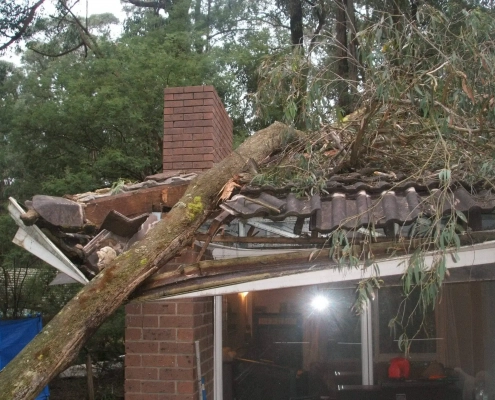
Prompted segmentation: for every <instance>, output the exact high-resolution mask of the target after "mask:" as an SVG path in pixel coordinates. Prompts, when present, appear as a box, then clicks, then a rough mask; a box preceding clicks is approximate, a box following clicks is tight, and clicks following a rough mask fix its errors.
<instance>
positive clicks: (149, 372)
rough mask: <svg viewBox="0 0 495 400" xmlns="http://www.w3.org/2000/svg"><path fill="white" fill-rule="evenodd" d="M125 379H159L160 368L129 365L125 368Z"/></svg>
mask: <svg viewBox="0 0 495 400" xmlns="http://www.w3.org/2000/svg"><path fill="white" fill-rule="evenodd" d="M125 379H142V380H150V381H153V380H157V379H158V368H143V367H127V368H125Z"/></svg>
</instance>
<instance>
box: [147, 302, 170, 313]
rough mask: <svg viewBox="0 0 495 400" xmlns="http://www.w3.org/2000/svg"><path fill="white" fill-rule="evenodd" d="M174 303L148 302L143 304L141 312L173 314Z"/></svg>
mask: <svg viewBox="0 0 495 400" xmlns="http://www.w3.org/2000/svg"><path fill="white" fill-rule="evenodd" d="M175 311H176V303H172V302H158V301H157V302H149V303H144V304H143V314H175Z"/></svg>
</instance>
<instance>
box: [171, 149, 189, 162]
mask: <svg viewBox="0 0 495 400" xmlns="http://www.w3.org/2000/svg"><path fill="white" fill-rule="evenodd" d="M173 152H174V153H175V154H186V155H190V154H193V149H192V148H191V147H183V148H181V149H174V150H173ZM184 161H187V160H186V159H184Z"/></svg>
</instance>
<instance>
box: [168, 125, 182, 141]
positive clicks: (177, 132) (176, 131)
mask: <svg viewBox="0 0 495 400" xmlns="http://www.w3.org/2000/svg"><path fill="white" fill-rule="evenodd" d="M183 133H184V128H172V129H167V137H170V136H172V140H171V142H175V141H176V140H177V138H176V137H174V136H176V135H182V134H183ZM179 140H180V139H179Z"/></svg>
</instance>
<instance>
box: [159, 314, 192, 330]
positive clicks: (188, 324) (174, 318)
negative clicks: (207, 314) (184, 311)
mask: <svg viewBox="0 0 495 400" xmlns="http://www.w3.org/2000/svg"><path fill="white" fill-rule="evenodd" d="M160 326H162V327H165V328H170V327H174V328H193V327H194V320H193V317H192V316H181V315H171V316H168V315H165V316H161V317H160Z"/></svg>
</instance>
